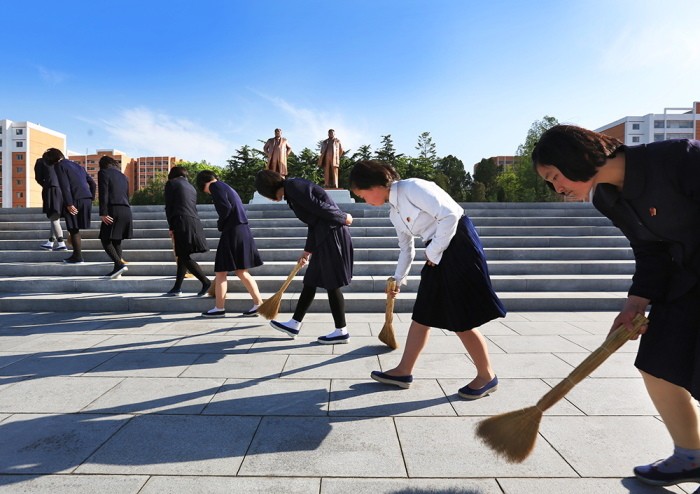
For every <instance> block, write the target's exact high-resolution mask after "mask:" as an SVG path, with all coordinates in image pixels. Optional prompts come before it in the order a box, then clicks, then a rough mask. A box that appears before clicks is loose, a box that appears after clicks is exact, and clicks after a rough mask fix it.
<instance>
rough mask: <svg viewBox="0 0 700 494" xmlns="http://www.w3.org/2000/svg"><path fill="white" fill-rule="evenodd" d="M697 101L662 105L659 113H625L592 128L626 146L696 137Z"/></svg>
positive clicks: (698, 132)
mask: <svg viewBox="0 0 700 494" xmlns="http://www.w3.org/2000/svg"><path fill="white" fill-rule="evenodd" d="M699 119H700V101H695V102H694V103H693V105H692V106H690V107H687V108H664V112H663V113H649V114H647V115H644V116H641V117H635V116H627V117H623V118H621V119H619V120H616V121H614V122H611V123H609V124H607V125H603V126H602V127H600V128H598V129H595V130H596V131H597V132H602V133H603V134H606V135H609V136H611V137H615V138H616V139H619V140H621V141H622V142H624V143H625V144H626V145H628V146H634V145H637V144H649V143H650V142H657V141H665V140H667V139H700V122H698V120H699Z"/></svg>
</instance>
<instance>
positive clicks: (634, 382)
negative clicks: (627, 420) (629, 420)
mask: <svg viewBox="0 0 700 494" xmlns="http://www.w3.org/2000/svg"><path fill="white" fill-rule="evenodd" d="M547 382H548V383H549V384H550V385H551V386H552V387H553V386H554V385H556V384H557V383H558V381H551V380H547ZM566 399H567V400H568V401H569V402H571V403H572V404H573V405H575V406H576V407H577V408H579V409H580V410H582V411H583V413H585V414H586V415H652V416H654V415H657V414H658V412H657V411H656V408H654V405H653V403H652V402H651V398H649V395H648V394H647V392H646V388H645V387H644V382H643V381H642V378H641V377H638V378H628V379H616V378H589V379H584V380H583V381H581V382H580V383H578V384H577V385H576V387H574V389H572V390H571V391H569V393H568V394H567V395H566Z"/></svg>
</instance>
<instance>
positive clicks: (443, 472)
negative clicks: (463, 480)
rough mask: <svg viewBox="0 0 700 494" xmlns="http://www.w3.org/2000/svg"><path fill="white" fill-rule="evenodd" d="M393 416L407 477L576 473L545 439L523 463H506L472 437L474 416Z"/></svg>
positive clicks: (559, 474)
mask: <svg viewBox="0 0 700 494" xmlns="http://www.w3.org/2000/svg"><path fill="white" fill-rule="evenodd" d="M394 420H395V422H396V428H397V430H398V433H399V440H400V441H401V448H402V451H403V454H404V459H405V461H406V468H407V469H408V475H409V477H414V478H415V477H434V478H455V477H481V478H484V477H535V478H537V477H578V475H577V474H576V472H575V471H574V470H573V469H572V468H571V467H570V466H569V465H568V464H567V463H566V461H564V460H563V459H562V458H561V457H560V456H559V454H558V452H557V451H556V450H555V449H554V448H552V447H551V446H549V445H548V444H547V443H546V442H545V441H540V444H539V445H538V448H536V450H535V451H534V453H533V454H532V455H531V456H530V457H529V458H528V459H527V460H525V461H524V462H523V463H507V462H506V461H505V460H504V459H502V458H500V457H498V456H496V455H495V454H494V453H492V452H491V450H490V449H489V448H488V447H487V446H486V445H485V444H483V443H482V442H481V441H479V440H478V439H477V438H476V436H475V434H474V426H475V425H476V423H477V419H476V418H471V417H420V418H419V417H397V418H395V419H394Z"/></svg>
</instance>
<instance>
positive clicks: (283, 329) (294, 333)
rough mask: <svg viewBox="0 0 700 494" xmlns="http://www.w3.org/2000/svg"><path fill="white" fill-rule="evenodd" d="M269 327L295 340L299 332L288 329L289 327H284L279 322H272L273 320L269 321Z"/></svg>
mask: <svg viewBox="0 0 700 494" xmlns="http://www.w3.org/2000/svg"><path fill="white" fill-rule="evenodd" d="M270 326H272V327H273V328H275V329H276V330H277V331H281V332H283V333H284V334H286V335H287V336H291V337H292V338H296V337H297V335H298V334H299V330H298V329H294V328H290V327H289V326H285V325H284V324H282V323H281V322H277V321H274V320H273V321H270Z"/></svg>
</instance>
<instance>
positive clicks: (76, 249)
mask: <svg viewBox="0 0 700 494" xmlns="http://www.w3.org/2000/svg"><path fill="white" fill-rule="evenodd" d="M68 233H70V242H71V245H72V246H73V254H71V256H70V257H71V258H73V259H75V260H82V259H83V249H82V245H83V242H82V239H81V238H80V230H79V229H77V228H71V229H70V230H68Z"/></svg>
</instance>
